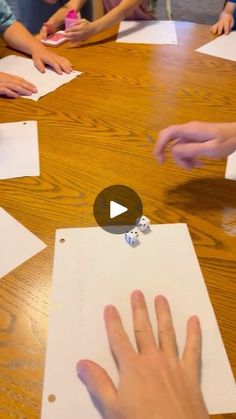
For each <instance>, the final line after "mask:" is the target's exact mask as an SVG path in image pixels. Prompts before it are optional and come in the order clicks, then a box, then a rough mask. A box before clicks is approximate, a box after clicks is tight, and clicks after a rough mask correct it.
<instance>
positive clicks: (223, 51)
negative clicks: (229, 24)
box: [196, 31, 236, 61]
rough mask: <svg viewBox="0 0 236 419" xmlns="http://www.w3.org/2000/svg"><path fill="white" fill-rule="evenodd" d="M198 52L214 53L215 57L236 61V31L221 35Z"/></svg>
mask: <svg viewBox="0 0 236 419" xmlns="http://www.w3.org/2000/svg"><path fill="white" fill-rule="evenodd" d="M196 51H197V52H202V53H203V54H208V55H213V56H214V57H219V58H225V59H226V60H231V61H236V32H235V31H233V32H230V34H229V35H221V36H218V37H217V38H215V39H214V40H213V41H211V42H209V43H208V44H206V45H203V46H202V47H201V48H198V49H196Z"/></svg>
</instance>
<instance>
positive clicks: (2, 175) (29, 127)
mask: <svg viewBox="0 0 236 419" xmlns="http://www.w3.org/2000/svg"><path fill="white" fill-rule="evenodd" d="M39 175H40V169H39V149H38V128H37V122H36V121H21V122H10V123H6V124H5V123H4V124H0V179H11V178H17V177H22V176H39Z"/></svg>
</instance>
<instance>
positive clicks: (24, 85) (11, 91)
mask: <svg viewBox="0 0 236 419" xmlns="http://www.w3.org/2000/svg"><path fill="white" fill-rule="evenodd" d="M36 92H37V88H36V86H34V85H33V84H31V83H29V82H28V81H26V80H25V79H22V78H21V77H17V76H13V75H12V74H8V73H4V72H2V71H0V96H7V97H9V98H13V99H16V98H18V97H20V96H22V95H26V96H30V95H32V93H36Z"/></svg>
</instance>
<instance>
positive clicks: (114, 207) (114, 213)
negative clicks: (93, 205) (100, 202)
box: [110, 201, 128, 218]
mask: <svg viewBox="0 0 236 419" xmlns="http://www.w3.org/2000/svg"><path fill="white" fill-rule="evenodd" d="M126 211H128V208H126V207H123V205H120V204H118V203H117V202H114V201H111V202H110V218H115V217H118V215H121V214H124V212H126Z"/></svg>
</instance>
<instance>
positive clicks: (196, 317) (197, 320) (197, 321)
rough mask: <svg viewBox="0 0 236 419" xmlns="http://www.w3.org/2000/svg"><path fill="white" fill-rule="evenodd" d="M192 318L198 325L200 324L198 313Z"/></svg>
mask: <svg viewBox="0 0 236 419" xmlns="http://www.w3.org/2000/svg"><path fill="white" fill-rule="evenodd" d="M191 318H192V321H194V322H195V323H196V324H198V325H199V324H200V321H199V318H198V316H197V315H196V314H195V315H194V316H191Z"/></svg>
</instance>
